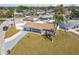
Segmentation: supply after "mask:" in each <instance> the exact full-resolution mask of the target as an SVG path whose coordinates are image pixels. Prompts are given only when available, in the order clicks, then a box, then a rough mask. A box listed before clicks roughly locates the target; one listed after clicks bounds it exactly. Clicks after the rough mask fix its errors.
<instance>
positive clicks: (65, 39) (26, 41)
mask: <svg viewBox="0 0 79 59" xmlns="http://www.w3.org/2000/svg"><path fill="white" fill-rule="evenodd" d="M10 54H12V55H20V54H21V55H29V54H31V55H51V54H54V55H55V54H56V55H62V54H66V55H69V54H79V37H77V36H76V35H75V34H72V33H66V32H63V31H57V33H56V36H55V39H54V42H53V43H52V42H51V41H50V40H49V39H46V38H44V37H43V36H40V35H37V34H34V33H29V34H28V35H27V36H25V37H23V39H22V40H21V41H19V42H18V43H17V45H16V46H15V47H14V48H13V49H12V51H11V53H10Z"/></svg>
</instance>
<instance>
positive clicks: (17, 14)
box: [14, 12, 24, 16]
mask: <svg viewBox="0 0 79 59" xmlns="http://www.w3.org/2000/svg"><path fill="white" fill-rule="evenodd" d="M14 15H15V16H24V14H23V13H17V12H14Z"/></svg>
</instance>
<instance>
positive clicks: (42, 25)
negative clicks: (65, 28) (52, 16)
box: [24, 22, 54, 30]
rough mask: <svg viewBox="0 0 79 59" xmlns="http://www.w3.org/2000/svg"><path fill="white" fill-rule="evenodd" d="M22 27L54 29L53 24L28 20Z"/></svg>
mask: <svg viewBox="0 0 79 59" xmlns="http://www.w3.org/2000/svg"><path fill="white" fill-rule="evenodd" d="M24 27H29V28H35V29H40V30H43V29H47V30H50V29H54V24H48V23H33V22H28V23H26V24H25V26H24Z"/></svg>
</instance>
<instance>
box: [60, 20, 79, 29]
mask: <svg viewBox="0 0 79 59" xmlns="http://www.w3.org/2000/svg"><path fill="white" fill-rule="evenodd" d="M59 26H60V28H62V29H65V30H70V29H75V28H79V20H68V21H67V23H61V24H59Z"/></svg>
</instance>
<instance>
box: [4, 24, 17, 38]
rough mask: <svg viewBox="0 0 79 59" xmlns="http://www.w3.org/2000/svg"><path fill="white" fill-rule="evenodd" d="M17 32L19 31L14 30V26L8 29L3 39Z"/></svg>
mask: <svg viewBox="0 0 79 59" xmlns="http://www.w3.org/2000/svg"><path fill="white" fill-rule="evenodd" d="M17 32H19V30H16V29H15V27H14V26H12V27H10V28H8V30H7V31H6V33H5V38H9V37H11V36H13V35H14V34H16V33H17Z"/></svg>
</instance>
